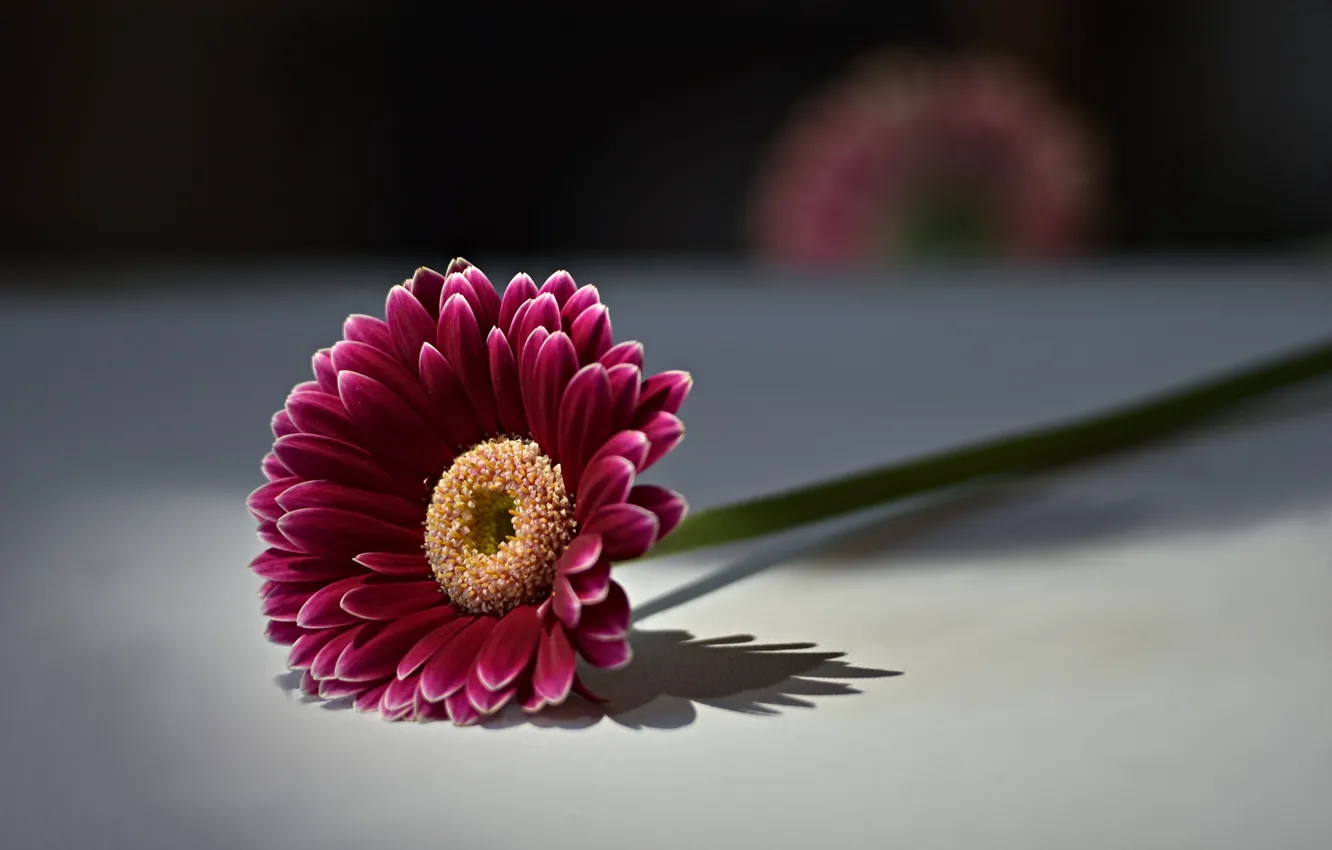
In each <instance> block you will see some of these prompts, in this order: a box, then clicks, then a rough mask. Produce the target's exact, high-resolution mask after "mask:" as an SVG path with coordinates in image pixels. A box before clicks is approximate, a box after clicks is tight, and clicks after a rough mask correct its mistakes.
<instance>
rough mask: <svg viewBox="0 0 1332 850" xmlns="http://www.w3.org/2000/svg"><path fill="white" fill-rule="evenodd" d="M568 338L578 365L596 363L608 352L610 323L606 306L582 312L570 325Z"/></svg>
mask: <svg viewBox="0 0 1332 850" xmlns="http://www.w3.org/2000/svg"><path fill="white" fill-rule="evenodd" d="M569 336H570V337H571V338H572V339H573V343H574V349H575V350H576V351H577V352H578V362H579V363H593V362H596V360H597V358H599V357H601V355H603V354H605V353H606V352H607V351H610V347H611V341H612V340H611V321H610V311H609V310H608V309H607V308H606V305H605V304H597V305H596V306H594V307H589V308H588V309H586V310H584V311H583V312H582V314H580V315H579V316H578V318H576V319H574V320H573V324H572V325H570V327H569Z"/></svg>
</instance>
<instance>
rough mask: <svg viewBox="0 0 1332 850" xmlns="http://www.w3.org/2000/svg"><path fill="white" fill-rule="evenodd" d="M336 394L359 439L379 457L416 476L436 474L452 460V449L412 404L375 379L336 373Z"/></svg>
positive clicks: (351, 373) (355, 374)
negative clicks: (356, 430) (354, 426)
mask: <svg viewBox="0 0 1332 850" xmlns="http://www.w3.org/2000/svg"><path fill="white" fill-rule="evenodd" d="M338 395H339V397H341V399H342V403H343V405H344V406H345V407H346V408H347V413H348V414H349V415H350V416H351V418H352V421H353V422H355V423H356V427H357V428H358V429H360V431H361V433H362V434H363V435H364V437H363V439H362V441H363V442H364V443H367V444H369V447H371V448H372V449H374V451H375V453H376V456H377V457H379V458H380V459H381V460H384V461H386V462H391V463H392V465H394V466H395V467H396V468H399V469H401V470H403V471H404V472H407V473H410V474H413V475H416V476H427V475H435V474H438V472H439V471H440V470H441V469H443V468H445V467H446V466H447V465H448V463H449V461H451V460H453V452H452V451H450V450H449V448H448V447H447V446H445V445H444V443H443V441H441V440H440V439H439V437H437V436H436V435H435V432H434V431H433V430H432V429H431V427H430V426H429V425H427V424H426V423H425V421H424V420H423V419H422V418H421V417H420V416H418V415H417V413H416V411H414V410H413V409H412V407H411V405H409V404H407V402H405V401H403V400H402V398H401V397H400V396H398V395H397V394H396V393H394V392H393V391H392V390H390V389H389V388H388V387H386V386H384V385H383V384H381V383H380V382H379V381H376V380H375V379H374V378H369V377H366V376H365V375H361V374H359V373H357V372H339V373H338Z"/></svg>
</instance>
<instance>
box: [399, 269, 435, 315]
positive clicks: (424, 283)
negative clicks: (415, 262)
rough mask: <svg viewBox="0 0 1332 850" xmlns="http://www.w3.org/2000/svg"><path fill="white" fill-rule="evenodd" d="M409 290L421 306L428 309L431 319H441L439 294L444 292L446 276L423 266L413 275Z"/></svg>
mask: <svg viewBox="0 0 1332 850" xmlns="http://www.w3.org/2000/svg"><path fill="white" fill-rule="evenodd" d="M408 289H410V290H411V292H412V295H415V296H416V300H417V301H420V302H421V306H422V307H424V308H426V312H427V313H429V314H430V318H432V319H437V318H439V294H440V293H441V292H443V291H444V275H442V274H440V273H439V272H437V271H435V270H434V269H428V268H426V267H425V266H422V267H421V268H419V269H417V270H416V274H414V275H412V283H411V286H409V287H408Z"/></svg>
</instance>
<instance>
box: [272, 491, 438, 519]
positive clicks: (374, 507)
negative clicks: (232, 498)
mask: <svg viewBox="0 0 1332 850" xmlns="http://www.w3.org/2000/svg"><path fill="white" fill-rule="evenodd" d="M295 480H299V479H295ZM277 504H278V505H279V506H280V507H281V509H282V510H284V511H298V510H300V509H301V508H339V509H341V510H344V511H354V512H355V513H360V514H365V515H366V516H372V517H377V518H378V519H382V520H386V521H388V522H392V523H395V524H397V525H401V526H403V527H404V528H419V527H420V525H421V521H422V519H424V517H425V507H424V505H421V504H417V503H414V502H410V501H408V500H407V499H403V498H400V497H398V496H391V495H389V494H387V493H376V492H374V491H372V490H358V489H357V488H355V487H348V486H347V485H345V484H338V483H335V482H333V481H302V482H300V483H299V484H294V485H293V486H291V487H288V488H287V489H286V490H284V491H283V492H282V493H281V494H280V495H278V497H277Z"/></svg>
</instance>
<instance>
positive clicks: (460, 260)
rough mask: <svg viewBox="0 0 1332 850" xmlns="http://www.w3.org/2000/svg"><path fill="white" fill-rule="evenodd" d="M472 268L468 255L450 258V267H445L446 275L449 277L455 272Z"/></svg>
mask: <svg viewBox="0 0 1332 850" xmlns="http://www.w3.org/2000/svg"><path fill="white" fill-rule="evenodd" d="M470 268H472V264H471V263H470V262H468V260H467V258H466V257H454V258H453V259H452V260H449V265H448V267H447V268H446V269H444V276H445V277H448V276H449V275H451V274H453V273H454V272H463V271H467V270H468V269H470Z"/></svg>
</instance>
